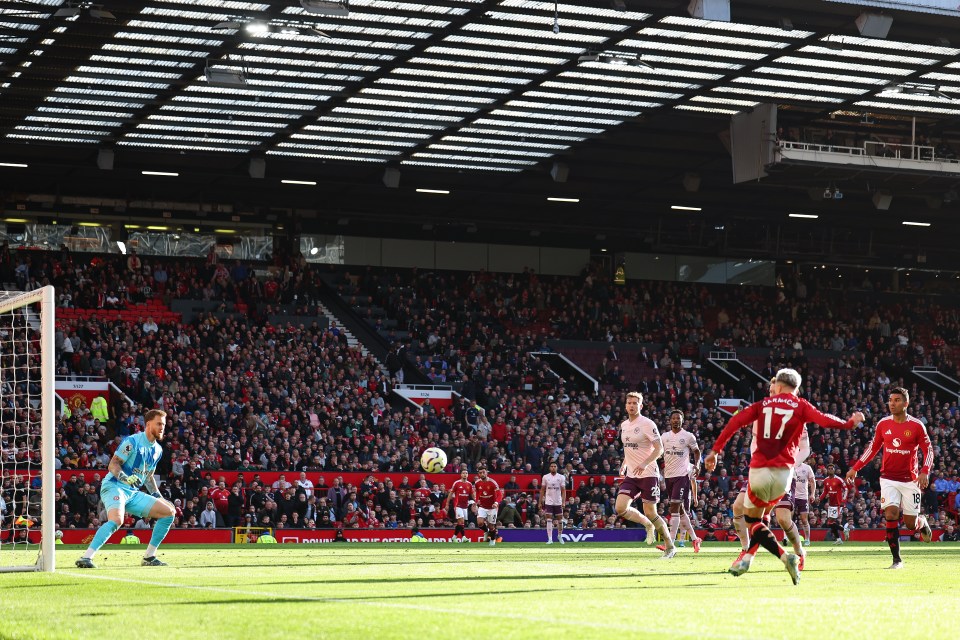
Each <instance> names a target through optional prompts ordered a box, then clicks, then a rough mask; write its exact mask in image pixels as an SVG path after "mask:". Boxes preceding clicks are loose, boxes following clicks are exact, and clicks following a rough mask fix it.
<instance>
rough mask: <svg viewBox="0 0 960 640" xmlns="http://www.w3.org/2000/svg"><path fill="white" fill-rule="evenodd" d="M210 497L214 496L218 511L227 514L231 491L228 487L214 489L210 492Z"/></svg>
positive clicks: (214, 504)
mask: <svg viewBox="0 0 960 640" xmlns="http://www.w3.org/2000/svg"><path fill="white" fill-rule="evenodd" d="M210 497H211V498H213V506H215V507H216V508H217V511H219V512H220V513H222V514H226V513H227V505H228V504H229V502H230V491H229V490H227V489H214V490H213V491H211V492H210Z"/></svg>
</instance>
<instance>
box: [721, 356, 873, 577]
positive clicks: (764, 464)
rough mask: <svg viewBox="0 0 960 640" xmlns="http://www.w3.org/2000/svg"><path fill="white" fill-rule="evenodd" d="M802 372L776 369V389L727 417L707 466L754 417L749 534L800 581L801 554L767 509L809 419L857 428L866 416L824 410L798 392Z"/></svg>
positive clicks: (786, 477)
mask: <svg viewBox="0 0 960 640" xmlns="http://www.w3.org/2000/svg"><path fill="white" fill-rule="evenodd" d="M801 381H802V378H801V376H800V374H799V373H797V372H796V371H795V370H793V369H781V370H780V371H778V372H777V376H776V383H775V384H774V388H773V389H772V391H773V392H774V394H773V395H772V396H770V397H768V398H764V399H763V400H761V401H760V402H754V403H753V404H752V405H750V406H749V407H747V408H746V409H744V410H743V411H741V412H740V413H738V414H736V415H735V416H733V417H732V418H730V421H729V422H728V423H727V426H726V427H724V429H723V431H722V432H721V433H720V437H719V438H717V441H716V442H715V443H714V451H711V452H710V453H709V454H707V458H706V460H705V461H704V466H705V467H706V469H707V471H713V470H714V469H716V468H717V459H718V457H719V455H720V452H721V451H722V450H723V447H724V446H725V445H726V444H727V442H729V441H730V438H732V437H733V434H734V433H736V432H737V431H738V430H740V429H742V428H743V427H745V426H747V425H749V424H751V423H752V428H753V441H752V442H751V443H750V453H751V456H750V476H749V479H748V483H747V496H746V498H745V499H744V507H745V510H744V519H745V520H746V524H747V528H748V530H749V534H750V540H751V542H753V543H756V544H759V545H760V546H761V547H763V548H764V549H766V550H767V551H769V552H770V553H772V554H773V555H775V556H777V557H778V558H780V560H781V561H782V562H783V564H784V567H785V568H786V569H787V572H788V573H789V574H790V578H791V580H793V584H799V582H800V557H799V556H797V555H796V554H793V553H786V552H784V550H783V548H781V547H780V545H779V544H778V543H777V540H776V538H775V537H774V536H773V534H772V533H771V532H770V529H769V528H767V525H766V524H764V523H763V522H762V521H761V518H762V517H763V513H764V510H765V509H767V508H770V507H773V506H774V505H776V504H777V502H779V501H780V498H781V497H782V496H783V495H784V494H785V493H786V492H787V489H788V488H789V486H790V482H791V480H792V479H793V466H794V464H795V462H796V459H797V454H798V450H799V448H800V437H801V435H802V433H803V426H804V423H806V422H815V423H817V424H818V425H820V426H821V427H834V428H838V429H852V428H854V427H855V426H856V425H857V423H859V422H863V414H862V413H860V412H859V411H857V412H855V413H854V414H853V415H852V416H851V417H850V419H849V420H847V421H846V422H843V421H841V420H840V419H839V418H836V417H834V416H831V415H828V414H826V413H821V412H820V411H819V410H818V409H817V408H815V407H814V406H813V405H812V404H810V403H809V402H807V401H806V400H804V399H803V398H799V397H797V389H798V388H799V387H800V383H801ZM749 568H750V565H749V564H748V563H746V562H743V561H741V562H738V563H735V564H734V566H732V567H731V568H730V573H732V574H733V575H735V576H739V575H742V574H743V573H744V572H746V571H747V570H748V569H749Z"/></svg>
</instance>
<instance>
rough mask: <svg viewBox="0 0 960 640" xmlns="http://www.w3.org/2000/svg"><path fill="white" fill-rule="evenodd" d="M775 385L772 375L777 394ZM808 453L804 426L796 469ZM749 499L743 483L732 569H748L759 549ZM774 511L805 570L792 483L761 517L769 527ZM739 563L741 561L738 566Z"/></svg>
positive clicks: (736, 509)
mask: <svg viewBox="0 0 960 640" xmlns="http://www.w3.org/2000/svg"><path fill="white" fill-rule="evenodd" d="M776 384H777V379H776V377H773V378H770V382H769V384H768V385H767V394H768V395H771V396H773V395H776V391H774V389H775V388H776ZM809 456H810V434H808V433H807V427H806V425H804V426H803V428H802V429H801V431H800V445H799V447H798V448H797V457H796V459H795V460H794V463H795V464H794V470H796V469H797V465H798V464H799V463H800V461H802V460H804V459H806V458H808V457H809ZM792 484H793V483H791V485H792ZM746 499H747V487H746V485H744V486H743V488H741V489H740V493H739V494H738V495H737V499H736V500H734V502H733V528H734V529H735V530H736V532H737V537H738V538H739V539H740V554H739V555H738V556H737V558H736V560H734V561H733V564H732V565H731V569H733V568H734V567H738V569H739V570H742V569H743V567H747V568H749V567H750V565H751V564H752V563H753V557H754V556H755V555H756V553H757V550H758V549H759V548H760V545H759V544H756V543H754V542H751V541H750V534H749V532H748V531H747V523H746V520H745V515H744V512H745V510H746V507H745V506H744V503H745V502H746ZM771 511H772V512H773V514H774V515H775V516H776V518H777V524H779V525H780V528H781V529H783V532H784V535H785V536H786V537H785V538H784V541H783V543H784V544H786V543H787V542H788V541H789V542H790V543H791V544H792V545H793V552H794V553H795V554H796V555H797V556H799V558H800V570H801V571H803V565H804V562H805V560H806V553H805V552H804V550H803V546H802V545H801V544H800V534H799V532H798V530H797V528H796V525H795V524H794V523H793V511H794V497H793V488H792V486H791V488H790V490H789V491H787V493H786V494H784V495H783V497H781V498H780V501H779V502H778V503H777V504H776V505H774V506H773V507H768V508H766V509H764V512H763V517H762V519H763V521H764V522H765V523H766V524H767V525H768V526H769V523H770V513H771ZM737 563H741V564H740V565H738V564H737Z"/></svg>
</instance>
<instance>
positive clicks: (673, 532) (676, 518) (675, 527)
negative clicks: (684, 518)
mask: <svg viewBox="0 0 960 640" xmlns="http://www.w3.org/2000/svg"><path fill="white" fill-rule="evenodd" d="M679 531H680V515H679V514H671V515H670V538H671V539H672V540H676V539H677V533H678V532H679Z"/></svg>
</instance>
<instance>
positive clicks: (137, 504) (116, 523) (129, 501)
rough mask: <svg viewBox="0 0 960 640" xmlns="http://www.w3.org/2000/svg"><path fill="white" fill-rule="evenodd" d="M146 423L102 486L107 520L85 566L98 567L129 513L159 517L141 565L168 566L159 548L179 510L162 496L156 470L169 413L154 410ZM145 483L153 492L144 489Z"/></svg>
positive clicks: (115, 457)
mask: <svg viewBox="0 0 960 640" xmlns="http://www.w3.org/2000/svg"><path fill="white" fill-rule="evenodd" d="M144 422H145V425H144V429H143V432H142V433H137V434H134V435H132V436H128V437H126V438H124V439H123V442H121V443H120V447H119V448H117V451H116V453H114V454H113V458H111V460H110V464H109V465H108V466H107V469H108V470H109V473H108V474H107V476H106V477H105V478H104V480H103V483H102V484H101V485H100V499H101V500H103V504H104V507H105V508H106V510H107V521H106V522H104V523H103V524H102V525H100V528H99V529H97V533H96V534H95V535H94V536H93V541H91V542H90V546H89V547H87V551H86V553H84V554H83V557H82V558H80V559H79V560H77V562H76V565H77V566H78V567H80V568H81V569H95V568H96V565H95V564H93V556H94V554H96V553H97V551H98V550H99V549H100V547H102V546H103V545H104V544H105V543H106V542H107V540H109V539H110V536H112V535H113V533H114V532H115V531H116V530H117V529H119V528H120V524H121V523H122V522H123V517H124V513H125V512H126V513H131V514H133V515H136V516H143V517H147V518H155V519H156V520H157V521H156V523H155V524H154V525H153V535H151V536H150V544H148V545H147V550H146V552H145V553H144V556H143V562H141V564H142V565H144V566H147V567H162V566H165V565H166V563H165V562H162V561H160V560H159V559H157V547H159V546H160V543H161V542H163V539H164V538H165V537H166V536H167V532H168V531H170V526H171V525H172V524H173V517H174V515H175V514H176V511H175V510H174V507H173V505H172V504H170V503H169V502H168V501H166V500H164V499H163V497H162V496H161V495H160V491H159V490H158V489H157V481H156V480H155V479H154V477H153V472H154V470H155V469H156V468H157V462H159V460H160V455H161V453H162V452H163V449H162V448H161V447H160V443H159V441H160V440H163V431H164V428H166V426H167V414H166V412H165V411H161V410H159V409H151V410H150V411H147V413H146V414H145V415H144ZM141 486H143V487H144V488H146V490H147V491H148V492H149V495H148V494H147V493H143V492H142V491H140V487H141Z"/></svg>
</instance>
